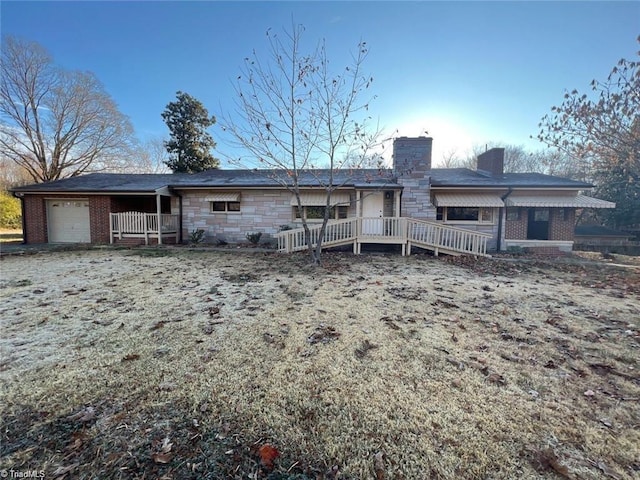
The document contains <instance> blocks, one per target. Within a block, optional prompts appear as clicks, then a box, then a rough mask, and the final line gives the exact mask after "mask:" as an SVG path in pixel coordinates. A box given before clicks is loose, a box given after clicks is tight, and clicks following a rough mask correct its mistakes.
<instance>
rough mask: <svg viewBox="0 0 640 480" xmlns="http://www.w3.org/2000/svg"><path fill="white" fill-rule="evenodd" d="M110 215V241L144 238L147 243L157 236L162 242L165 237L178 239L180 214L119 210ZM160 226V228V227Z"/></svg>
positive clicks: (159, 242) (159, 241)
mask: <svg viewBox="0 0 640 480" xmlns="http://www.w3.org/2000/svg"><path fill="white" fill-rule="evenodd" d="M109 216H110V220H111V221H110V231H109V234H110V241H111V243H114V240H115V239H116V238H117V239H119V240H122V239H123V238H144V240H145V242H144V243H145V244H146V245H148V244H149V240H150V239H152V238H155V239H157V240H158V244H162V239H163V238H175V241H176V242H177V239H178V228H179V227H178V225H179V218H178V217H179V216H178V215H172V214H167V213H162V214H157V213H143V212H119V213H111V214H109ZM158 227H159V228H158Z"/></svg>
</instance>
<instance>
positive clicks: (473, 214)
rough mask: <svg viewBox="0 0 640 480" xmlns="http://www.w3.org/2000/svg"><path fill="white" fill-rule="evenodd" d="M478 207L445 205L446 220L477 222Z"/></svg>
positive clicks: (478, 217) (478, 216)
mask: <svg viewBox="0 0 640 480" xmlns="http://www.w3.org/2000/svg"><path fill="white" fill-rule="evenodd" d="M479 219H480V209H479V208H476V207H447V220H448V221H450V222H465V221H469V222H477V221H478V220H479Z"/></svg>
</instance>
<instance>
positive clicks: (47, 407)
mask: <svg viewBox="0 0 640 480" xmlns="http://www.w3.org/2000/svg"><path fill="white" fill-rule="evenodd" d="M0 268H1V269H2V277H1V278H0V300H1V304H0V328H1V329H2V330H1V331H2V336H1V338H0V352H1V353H2V357H1V358H0V379H1V380H2V385H3V388H2V390H1V392H0V406H1V407H0V408H1V409H2V411H1V412H0V413H1V418H2V420H1V425H0V427H1V435H2V439H1V441H0V468H1V469H10V468H13V469H14V470H22V471H24V470H41V469H42V470H44V471H45V472H46V474H47V478H48V477H49V476H51V477H52V478H109V479H111V478H113V479H120V478H122V479H124V478H127V479H131V478H139V479H142V478H175V479H183V478H193V479H214V478H215V479H218V478H271V479H276V478H278V479H294V478H295V479H305V478H309V479H311V478H313V479H317V478H326V479H329V478H341V479H357V478H442V479H449V478H450V479H453V478H472V479H473V478H477V479H480V478H487V477H491V478H498V479H511V478H539V477H540V476H541V475H542V476H545V477H549V476H556V477H558V478H585V479H597V478H603V477H606V478H621V479H626V478H629V479H631V478H634V477H637V476H638V475H639V474H640V463H639V461H638V458H640V447H639V445H640V434H639V433H638V432H639V431H640V429H639V428H638V427H639V425H640V408H639V405H640V362H639V360H638V351H639V348H640V336H639V331H640V324H639V319H640V298H639V294H640V272H638V271H637V270H636V269H633V268H621V267H620V268H619V267H615V266H612V265H610V264H608V263H607V262H605V261H602V262H600V261H598V260H597V259H587V260H586V261H584V259H582V260H580V259H575V258H569V259H564V260H558V259H555V260H549V259H544V258H537V259H525V260H522V261H520V260H518V259H513V258H504V259H480V260H475V259H468V258H464V257H458V258H446V259H445V257H442V258H441V259H436V258H432V257H428V256H419V255H418V256H412V257H408V258H403V257H400V256H395V255H389V256H387V255H363V256H359V257H354V256H352V255H350V254H344V253H331V254H327V255H326V257H325V264H324V267H323V268H313V267H310V266H309V265H308V264H307V259H306V257H305V256H304V255H293V256H282V255H278V254H272V253H259V252H255V253H251V254H248V253H242V252H235V251H230V252H211V251H209V252H207V251H190V250H187V249H180V248H175V249H165V250H163V253H162V255H151V254H144V255H138V254H132V251H128V250H99V251H98V250H91V251H77V252H75V251H71V252H55V253H48V254H34V255H29V256H9V257H4V258H3V259H2V261H1V263H0Z"/></svg>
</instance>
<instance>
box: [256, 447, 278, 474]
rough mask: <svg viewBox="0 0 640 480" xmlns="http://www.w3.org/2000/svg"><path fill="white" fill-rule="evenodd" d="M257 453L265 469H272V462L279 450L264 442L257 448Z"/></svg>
mask: <svg viewBox="0 0 640 480" xmlns="http://www.w3.org/2000/svg"><path fill="white" fill-rule="evenodd" d="M258 455H260V463H261V464H262V465H263V466H264V467H265V468H266V469H267V470H273V467H274V465H273V462H274V461H275V459H276V458H278V457H279V456H280V452H278V449H277V448H275V447H273V446H271V445H269V444H268V443H266V444H264V445H262V446H261V447H260V448H259V449H258Z"/></svg>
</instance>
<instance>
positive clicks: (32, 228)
mask: <svg viewBox="0 0 640 480" xmlns="http://www.w3.org/2000/svg"><path fill="white" fill-rule="evenodd" d="M57 198H59V199H72V198H88V199H89V222H90V230H91V243H109V212H110V211H111V197H108V196H104V195H92V196H89V197H87V196H86V195H81V196H75V197H74V196H72V195H46V196H45V195H25V196H24V218H25V227H26V242H27V243H47V242H48V241H49V238H48V224H47V200H53V199H57Z"/></svg>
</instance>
